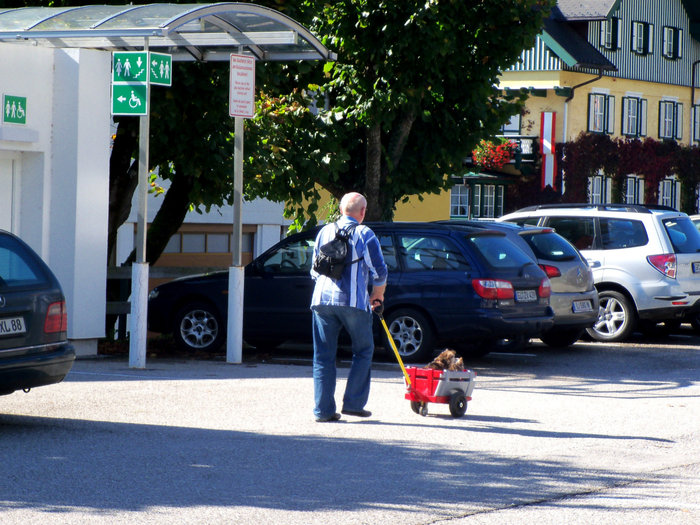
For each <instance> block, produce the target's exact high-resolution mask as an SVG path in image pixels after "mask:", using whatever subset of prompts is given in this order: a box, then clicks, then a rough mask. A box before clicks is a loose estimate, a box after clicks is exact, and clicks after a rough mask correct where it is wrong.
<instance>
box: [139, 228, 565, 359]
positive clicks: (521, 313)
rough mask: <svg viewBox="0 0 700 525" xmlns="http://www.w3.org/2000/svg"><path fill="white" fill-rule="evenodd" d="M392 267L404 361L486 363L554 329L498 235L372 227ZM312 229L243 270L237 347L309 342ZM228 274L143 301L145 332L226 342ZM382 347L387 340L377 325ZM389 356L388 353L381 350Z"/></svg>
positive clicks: (202, 344)
mask: <svg viewBox="0 0 700 525" xmlns="http://www.w3.org/2000/svg"><path fill="white" fill-rule="evenodd" d="M368 226H370V227H371V228H372V230H373V231H374V232H375V234H376V235H377V237H378V239H379V241H380V243H381V245H382V250H383V252H384V257H385V260H386V263H387V266H388V267H389V279H388V283H387V289H386V293H385V305H384V306H385V309H384V318H385V320H386V322H387V325H388V326H389V329H390V332H391V334H392V338H393V339H394V342H395V344H396V346H397V349H398V350H399V352H400V354H401V355H402V357H403V358H405V359H406V360H408V361H419V360H428V359H430V358H431V356H432V354H433V353H434V350H435V349H436V348H438V347H439V346H443V345H446V346H450V347H452V348H455V349H457V350H459V351H460V352H461V353H462V354H463V355H471V356H479V355H484V354H486V353H488V352H489V351H491V349H494V348H495V345H496V343H497V341H499V340H501V339H504V338H511V337H515V336H520V335H525V336H526V337H536V336H537V335H538V334H540V333H542V332H543V331H545V330H547V329H549V328H550V327H551V326H552V324H553V313H552V309H551V308H550V306H549V296H550V291H551V290H550V283H549V280H548V278H547V277H546V275H545V273H544V272H543V271H542V270H541V269H540V268H539V267H538V266H537V264H535V263H534V262H533V261H532V259H531V258H530V257H528V256H527V255H525V253H523V252H522V251H521V250H520V249H519V248H517V247H516V246H515V245H513V244H512V243H511V242H510V241H508V240H507V239H506V237H505V235H504V234H503V233H501V232H496V231H490V230H484V229H482V228H479V229H477V228H473V229H472V228H465V227H464V226H461V227H455V226H450V225H449V224H435V223H417V222H416V223H402V222H395V223H369V224H368ZM317 232H318V229H313V230H309V231H306V232H302V233H299V234H295V235H291V236H289V237H287V238H285V239H284V240H282V241H281V242H280V243H278V244H277V245H275V246H273V247H272V248H270V249H269V250H267V251H266V252H265V253H263V254H262V255H260V256H259V257H257V258H256V259H255V260H254V261H253V262H251V263H250V264H249V265H248V266H246V268H245V284H244V312H243V338H244V339H245V341H246V342H247V343H249V344H251V345H254V346H257V347H265V348H271V347H275V346H277V345H279V344H281V343H283V342H285V341H290V340H295V341H305V342H308V341H310V340H311V311H310V308H309V305H310V303H311V295H312V291H313V286H314V282H313V280H312V279H311V277H310V275H309V270H310V269H311V264H312V257H313V247H314V241H315V238H316V234H317ZM227 308H228V273H227V272H225V271H224V272H215V273H211V274H206V275H198V276H192V277H186V278H181V279H176V280H174V281H171V282H169V283H166V284H163V285H161V286H158V287H156V288H155V289H154V290H153V291H152V292H151V294H150V296H149V304H148V328H149V330H151V331H155V332H162V333H173V335H174V337H175V340H176V342H177V343H178V344H179V346H181V347H182V348H184V349H188V350H198V349H199V350H217V349H218V348H219V347H221V345H222V344H223V342H224V340H225V336H226V320H227ZM375 333H376V335H377V341H378V343H380V344H382V345H383V343H384V342H385V341H384V340H383V337H385V336H384V335H383V330H381V329H380V325H379V323H376V325H375ZM384 346H385V347H386V345H384Z"/></svg>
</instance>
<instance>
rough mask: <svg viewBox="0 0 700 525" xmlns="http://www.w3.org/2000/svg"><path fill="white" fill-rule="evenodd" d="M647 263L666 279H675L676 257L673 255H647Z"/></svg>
mask: <svg viewBox="0 0 700 525" xmlns="http://www.w3.org/2000/svg"><path fill="white" fill-rule="evenodd" d="M647 261H649V264H651V265H652V266H653V267H654V268H656V269H657V270H659V271H660V272H661V273H662V274H664V275H665V276H666V277H670V278H671V279H675V278H676V256H675V254H673V253H664V254H662V255H649V256H647Z"/></svg>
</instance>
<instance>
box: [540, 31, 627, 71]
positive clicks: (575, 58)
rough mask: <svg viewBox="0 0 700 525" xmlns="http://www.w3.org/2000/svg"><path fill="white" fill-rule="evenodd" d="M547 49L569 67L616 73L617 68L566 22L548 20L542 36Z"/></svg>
mask: <svg viewBox="0 0 700 525" xmlns="http://www.w3.org/2000/svg"><path fill="white" fill-rule="evenodd" d="M541 38H542V40H543V41H544V43H545V44H547V47H549V48H550V49H551V50H552V51H553V52H554V53H556V55H557V56H558V57H559V58H560V59H561V60H562V61H563V62H564V63H565V64H566V65H567V66H569V67H576V68H585V69H603V70H607V71H615V70H617V67H615V65H614V64H613V63H612V62H610V61H609V60H608V59H607V58H605V56H603V55H602V54H601V53H600V52H599V51H598V50H597V49H596V48H595V47H593V46H592V45H591V44H589V43H588V42H587V41H586V40H585V39H584V38H583V37H582V36H580V35H579V34H578V33H577V32H576V31H574V30H573V29H572V28H571V27H570V26H569V25H568V24H567V23H566V22H563V21H557V20H553V19H551V18H548V19H547V20H545V22H544V32H543V34H542V36H541Z"/></svg>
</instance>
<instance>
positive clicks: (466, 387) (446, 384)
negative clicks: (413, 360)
mask: <svg viewBox="0 0 700 525" xmlns="http://www.w3.org/2000/svg"><path fill="white" fill-rule="evenodd" d="M406 373H407V375H408V376H407V377H408V378H409V379H410V381H408V391H407V392H406V399H408V400H409V401H411V409H412V410H413V411H414V412H415V413H416V414H420V415H421V416H425V415H427V414H428V403H444V404H449V405H450V414H452V416H453V417H462V416H463V415H464V414H465V413H466V411H467V401H471V399H472V397H471V395H472V391H473V390H474V378H475V377H476V372H474V371H473V370H464V371H456V370H454V371H453V370H433V369H430V368H415V367H409V368H406Z"/></svg>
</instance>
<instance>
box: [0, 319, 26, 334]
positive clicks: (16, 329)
mask: <svg viewBox="0 0 700 525" xmlns="http://www.w3.org/2000/svg"><path fill="white" fill-rule="evenodd" d="M26 331H27V327H26V325H25V324H24V318H23V317H6V318H4V319H0V337H2V336H3V335H15V334H23V333H25V332H26Z"/></svg>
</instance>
